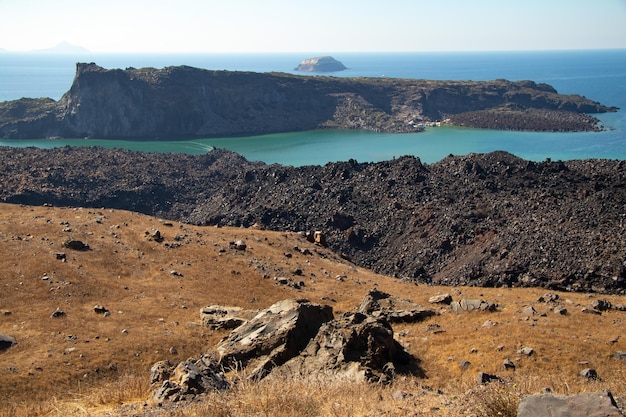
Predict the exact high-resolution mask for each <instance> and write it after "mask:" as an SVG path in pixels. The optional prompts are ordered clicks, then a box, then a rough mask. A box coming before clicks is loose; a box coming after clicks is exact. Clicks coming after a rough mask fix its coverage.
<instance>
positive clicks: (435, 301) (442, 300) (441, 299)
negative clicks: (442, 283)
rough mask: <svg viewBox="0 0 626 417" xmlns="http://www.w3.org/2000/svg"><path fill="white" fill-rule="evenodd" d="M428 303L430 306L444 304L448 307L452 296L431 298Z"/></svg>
mask: <svg viewBox="0 0 626 417" xmlns="http://www.w3.org/2000/svg"><path fill="white" fill-rule="evenodd" d="M428 302H429V303H431V304H446V305H450V303H451V302H452V296H451V295H450V294H447V293H446V294H439V295H435V296H432V297H430V298H429V299H428Z"/></svg>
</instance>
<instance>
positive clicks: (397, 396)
mask: <svg viewBox="0 0 626 417" xmlns="http://www.w3.org/2000/svg"><path fill="white" fill-rule="evenodd" d="M412 396H413V394H411V393H410V392H406V391H404V390H401V389H397V390H395V391H394V392H393V394H391V397H392V398H393V399H394V400H396V401H400V400H404V399H406V398H408V397H412Z"/></svg>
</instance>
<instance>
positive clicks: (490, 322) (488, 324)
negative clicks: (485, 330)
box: [483, 320, 498, 327]
mask: <svg viewBox="0 0 626 417" xmlns="http://www.w3.org/2000/svg"><path fill="white" fill-rule="evenodd" d="M497 325H498V322H497V321H493V320H487V321H485V322H484V323H483V327H495V326H497Z"/></svg>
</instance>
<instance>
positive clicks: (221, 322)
mask: <svg viewBox="0 0 626 417" xmlns="http://www.w3.org/2000/svg"><path fill="white" fill-rule="evenodd" d="M258 312H259V311H258V310H244V309H243V308H241V307H231V306H220V305H212V306H208V307H203V308H201V309H200V320H201V321H202V325H203V326H205V327H208V328H209V329H211V330H217V329H234V328H237V327H239V326H241V325H242V324H244V323H246V322H247V321H248V320H250V319H251V318H252V317H254V316H255V315H256V314H257V313H258Z"/></svg>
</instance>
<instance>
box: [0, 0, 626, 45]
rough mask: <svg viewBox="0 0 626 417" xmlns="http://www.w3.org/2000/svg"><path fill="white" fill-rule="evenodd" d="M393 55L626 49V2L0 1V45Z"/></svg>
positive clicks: (474, 0) (611, 0) (347, 0)
mask: <svg viewBox="0 0 626 417" xmlns="http://www.w3.org/2000/svg"><path fill="white" fill-rule="evenodd" d="M63 42H67V43H70V44H72V45H76V46H81V47H84V48H86V49H88V50H89V51H91V52H107V53H118V52H119V53H123V52H129V53H130V52H132V53H172V52H180V53H203V52H209V53H211V52H217V53H224V52H232V53H236V52H324V53H331V52H399V51H416V52H417V51H515V50H561V49H605V48H626V0H585V1H583V0H316V1H309V0H307V1H305V0H222V1H216V0H204V1H202V0H106V1H95V0H0V49H4V50H8V51H32V50H40V49H47V48H51V47H54V46H56V45H58V44H60V43H63Z"/></svg>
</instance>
